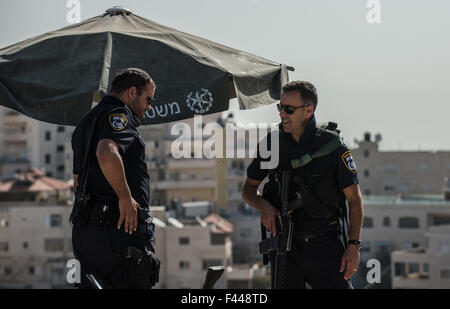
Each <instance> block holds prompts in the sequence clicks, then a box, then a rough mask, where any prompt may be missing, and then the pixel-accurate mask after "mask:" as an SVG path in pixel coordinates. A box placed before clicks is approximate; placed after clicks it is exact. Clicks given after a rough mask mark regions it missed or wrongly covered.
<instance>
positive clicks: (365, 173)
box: [364, 170, 370, 178]
mask: <svg viewBox="0 0 450 309" xmlns="http://www.w3.org/2000/svg"><path fill="white" fill-rule="evenodd" d="M369 176H370V171H369V170H364V177H366V178H369Z"/></svg>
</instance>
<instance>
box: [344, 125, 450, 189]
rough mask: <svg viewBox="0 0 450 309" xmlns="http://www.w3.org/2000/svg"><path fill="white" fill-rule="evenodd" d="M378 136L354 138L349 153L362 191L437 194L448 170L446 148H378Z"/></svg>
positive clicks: (379, 138)
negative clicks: (355, 139)
mask: <svg viewBox="0 0 450 309" xmlns="http://www.w3.org/2000/svg"><path fill="white" fill-rule="evenodd" d="M380 140H381V136H380V135H377V136H376V137H375V139H373V138H372V137H371V134H370V133H366V134H365V135H364V139H363V140H361V141H356V142H357V144H358V147H357V148H355V149H352V150H351V151H352V155H353V157H354V159H355V161H356V166H357V169H358V179H359V182H360V187H361V192H362V193H363V194H365V195H391V194H396V193H404V194H441V193H442V190H443V188H444V185H445V182H444V181H445V178H446V177H447V176H448V175H449V172H450V152H449V151H380V150H379V148H378V146H379V142H380Z"/></svg>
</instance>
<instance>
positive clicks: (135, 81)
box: [111, 68, 155, 95]
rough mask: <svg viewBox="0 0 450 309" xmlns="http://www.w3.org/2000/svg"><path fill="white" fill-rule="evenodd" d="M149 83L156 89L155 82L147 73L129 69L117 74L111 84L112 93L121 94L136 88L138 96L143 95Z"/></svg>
mask: <svg viewBox="0 0 450 309" xmlns="http://www.w3.org/2000/svg"><path fill="white" fill-rule="evenodd" d="M148 83H151V84H152V86H153V87H155V82H154V81H153V80H152V78H151V77H150V75H148V73H147V72H145V71H144V70H141V69H137V68H128V69H125V70H122V71H120V72H119V73H117V74H116V76H115V77H114V80H113V81H112V84H111V92H118V93H121V92H123V91H125V90H127V89H128V88H131V87H133V86H134V87H136V89H137V94H138V95H141V94H142V91H143V90H144V88H145V87H146V86H147V84H148Z"/></svg>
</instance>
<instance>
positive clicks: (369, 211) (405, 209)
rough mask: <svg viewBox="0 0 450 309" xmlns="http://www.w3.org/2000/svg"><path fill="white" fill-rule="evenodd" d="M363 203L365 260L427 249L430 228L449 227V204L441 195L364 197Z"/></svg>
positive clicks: (363, 256) (362, 234)
mask: <svg viewBox="0 0 450 309" xmlns="http://www.w3.org/2000/svg"><path fill="white" fill-rule="evenodd" d="M363 203H364V207H365V208H364V221H363V228H362V232H361V239H362V240H363V245H364V248H363V249H362V251H363V252H362V254H361V258H362V259H363V258H364V259H369V258H377V256H382V255H384V254H387V253H389V252H391V251H393V250H397V249H408V248H417V247H425V244H426V233H427V231H428V229H429V228H430V227H433V226H438V225H444V224H450V200H445V199H444V197H443V196H442V195H420V196H401V195H398V196H365V197H364V199H363ZM363 253H364V254H363Z"/></svg>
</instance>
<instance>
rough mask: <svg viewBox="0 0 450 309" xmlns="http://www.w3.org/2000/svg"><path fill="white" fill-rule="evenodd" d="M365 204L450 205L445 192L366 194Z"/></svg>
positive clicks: (364, 197)
mask: <svg viewBox="0 0 450 309" xmlns="http://www.w3.org/2000/svg"><path fill="white" fill-rule="evenodd" d="M363 203H364V206H387V205H389V206H441V207H442V206H449V207H450V200H446V199H445V197H444V195H443V194H409V195H402V194H397V195H364V196H363Z"/></svg>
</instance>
